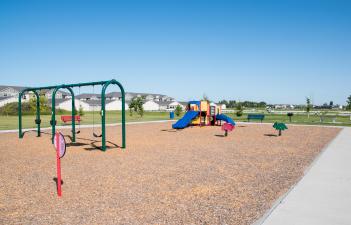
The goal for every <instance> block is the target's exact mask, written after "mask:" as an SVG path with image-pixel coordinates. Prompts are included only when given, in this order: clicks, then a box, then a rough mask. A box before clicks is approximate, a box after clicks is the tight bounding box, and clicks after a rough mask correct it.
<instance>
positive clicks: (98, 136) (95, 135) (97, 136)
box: [93, 133, 102, 138]
mask: <svg viewBox="0 0 351 225" xmlns="http://www.w3.org/2000/svg"><path fill="white" fill-rule="evenodd" d="M93 136H94V137H96V138H100V137H102V134H100V135H97V134H95V133H93Z"/></svg>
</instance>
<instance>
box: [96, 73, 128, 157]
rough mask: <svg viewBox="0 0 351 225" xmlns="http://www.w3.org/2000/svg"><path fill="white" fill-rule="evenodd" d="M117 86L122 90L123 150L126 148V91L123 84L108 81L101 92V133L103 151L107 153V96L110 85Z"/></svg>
mask: <svg viewBox="0 0 351 225" xmlns="http://www.w3.org/2000/svg"><path fill="white" fill-rule="evenodd" d="M111 84H115V85H117V86H118V87H119V88H120V90H121V95H122V148H123V149H124V148H126V112H125V102H126V101H125V91H124V87H123V86H122V84H121V83H119V82H118V81H116V80H115V79H113V80H109V81H107V82H106V83H105V84H104V85H103V87H102V90H101V131H102V150H103V151H106V113H105V95H106V89H107V87H108V86H109V85H111Z"/></svg>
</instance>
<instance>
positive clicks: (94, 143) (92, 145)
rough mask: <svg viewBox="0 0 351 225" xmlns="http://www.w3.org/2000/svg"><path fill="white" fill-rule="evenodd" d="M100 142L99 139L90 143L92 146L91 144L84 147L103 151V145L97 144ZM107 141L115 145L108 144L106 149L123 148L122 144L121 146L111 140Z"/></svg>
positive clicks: (88, 149)
mask: <svg viewBox="0 0 351 225" xmlns="http://www.w3.org/2000/svg"><path fill="white" fill-rule="evenodd" d="M98 142H99V141H94V142H92V143H90V146H91V147H86V148H84V150H86V151H96V150H100V151H102V147H101V146H98V145H96V143H98ZM106 143H109V144H111V145H113V146H106V149H116V148H121V146H119V145H117V144H115V143H113V142H111V141H106Z"/></svg>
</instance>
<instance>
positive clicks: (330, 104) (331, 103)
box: [329, 101, 334, 109]
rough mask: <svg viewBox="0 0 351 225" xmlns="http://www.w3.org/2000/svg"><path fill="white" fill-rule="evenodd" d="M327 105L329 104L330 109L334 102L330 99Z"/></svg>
mask: <svg viewBox="0 0 351 225" xmlns="http://www.w3.org/2000/svg"><path fill="white" fill-rule="evenodd" d="M329 106H330V108H331V109H332V108H333V106H334V102H333V101H330V103H329Z"/></svg>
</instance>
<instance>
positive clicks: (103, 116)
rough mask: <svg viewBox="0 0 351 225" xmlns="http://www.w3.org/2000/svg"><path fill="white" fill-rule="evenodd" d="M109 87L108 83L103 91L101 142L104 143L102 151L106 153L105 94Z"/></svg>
mask: <svg viewBox="0 0 351 225" xmlns="http://www.w3.org/2000/svg"><path fill="white" fill-rule="evenodd" d="M108 85H109V82H108V83H106V84H105V85H104V86H103V88H102V91H101V136H102V137H101V138H102V139H101V141H102V146H101V149H102V151H106V117H105V92H106V88H107V86H108Z"/></svg>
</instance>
